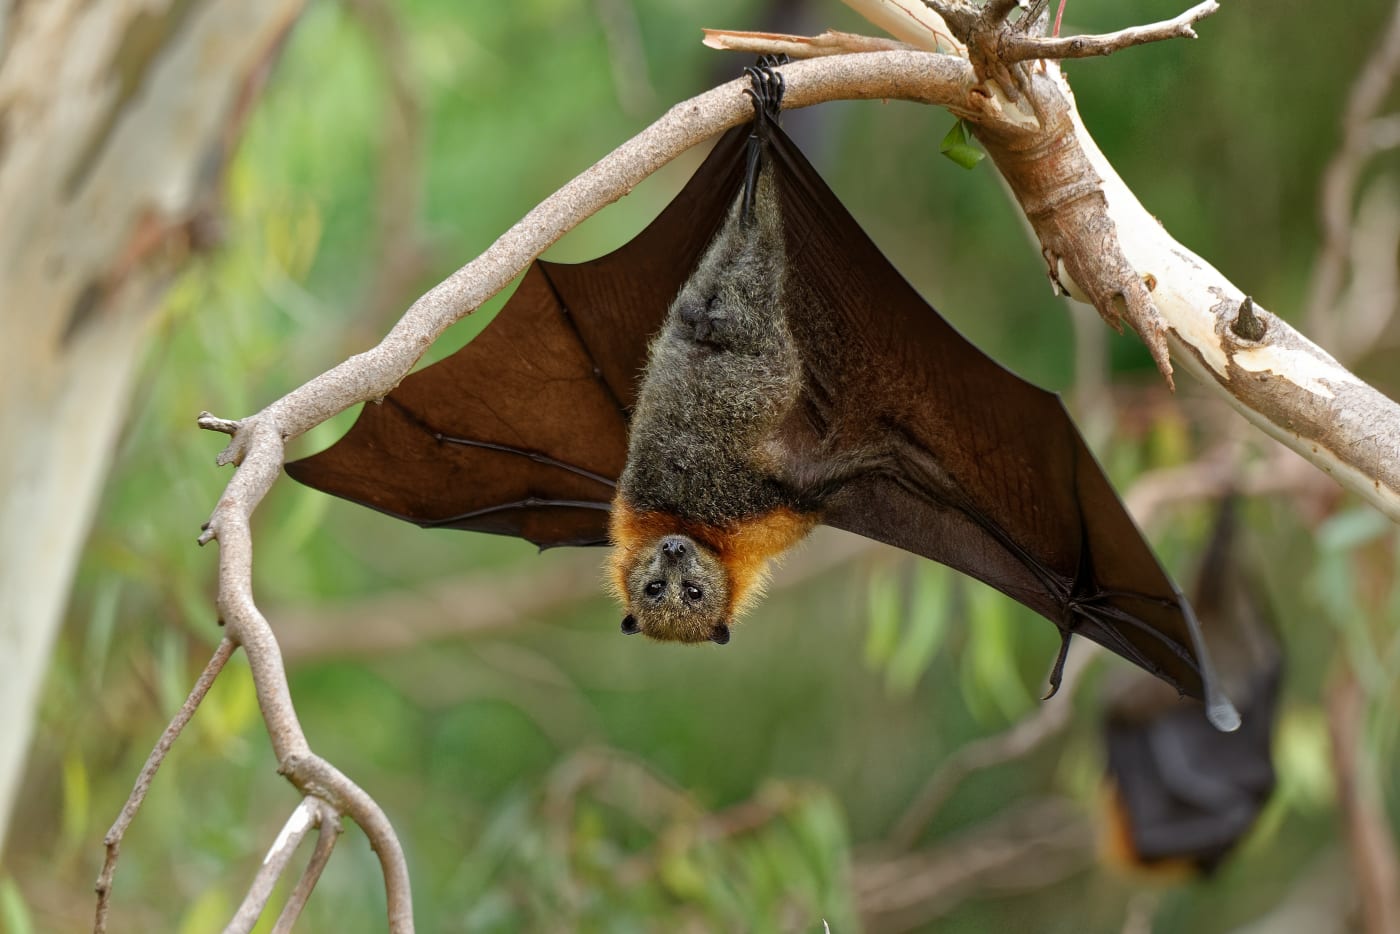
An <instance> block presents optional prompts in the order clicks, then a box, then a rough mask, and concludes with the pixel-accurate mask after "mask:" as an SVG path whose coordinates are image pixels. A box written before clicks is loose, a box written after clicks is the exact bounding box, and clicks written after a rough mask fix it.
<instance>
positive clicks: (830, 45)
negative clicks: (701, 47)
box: [703, 29, 914, 61]
mask: <svg viewBox="0 0 1400 934" xmlns="http://www.w3.org/2000/svg"><path fill="white" fill-rule="evenodd" d="M704 32H705V38H704V40H703V41H704V43H705V45H706V46H708V47H709V48H712V49H722V50H726V51H730V52H752V53H754V54H755V55H763V54H772V55H777V54H782V55H786V56H787V57H788V58H791V59H793V60H794V61H795V60H798V59H803V58H817V57H818V56H821V55H847V54H849V53H852V52H887V51H898V50H906V51H908V50H913V48H914V47H913V46H912V45H909V44H908V43H907V42H900V41H899V40H898V39H885V38H883V37H880V36H862V35H860V34H859V33H854V32H840V31H838V30H835V29H828V30H826V31H825V32H823V33H822V34H821V35H819V36H795V35H791V34H789V33H783V32H749V31H746V30H739V29H706V30H705V31H704Z"/></svg>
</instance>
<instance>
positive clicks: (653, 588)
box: [647, 581, 666, 597]
mask: <svg viewBox="0 0 1400 934" xmlns="http://www.w3.org/2000/svg"><path fill="white" fill-rule="evenodd" d="M665 589H666V582H665V581H652V582H651V583H650V584H647V596H648V597H655V596H657V595H658V594H660V593H661V591H663V590H665Z"/></svg>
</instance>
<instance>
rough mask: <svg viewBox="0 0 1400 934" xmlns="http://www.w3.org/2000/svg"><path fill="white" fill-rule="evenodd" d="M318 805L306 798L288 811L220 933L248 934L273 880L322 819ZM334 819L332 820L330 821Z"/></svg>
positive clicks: (263, 905) (275, 879)
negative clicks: (259, 865) (289, 814)
mask: <svg viewBox="0 0 1400 934" xmlns="http://www.w3.org/2000/svg"><path fill="white" fill-rule="evenodd" d="M322 806H323V805H322V803H321V802H319V801H317V800H316V799H315V798H312V797H306V798H303V799H302V800H301V803H300V804H298V805H297V806H296V809H295V810H294V811H292V814H291V816H290V817H288V818H287V823H286V824H284V825H283V826H282V832H281V833H279V834H278V835H277V839H276V840H274V841H272V848H271V849H270V850H268V851H267V855H266V856H264V857H263V861H262V867H261V868H260V869H259V870H258V874H257V875H256V876H254V877H253V884H252V885H250V886H249V887H248V894H247V895H246V896H244V898H243V904H241V905H239V906H238V911H237V912H235V913H234V916H233V920H232V921H230V922H229V923H228V926H227V927H225V928H224V934H249V932H250V931H252V930H253V925H255V924H257V923H258V918H259V916H261V915H262V912H263V909H264V908H265V907H267V900H268V899H269V898H271V897H272V890H273V888H274V887H275V886H276V885H277V880H278V879H280V878H281V877H282V873H283V872H284V871H286V869H287V864H288V863H290V862H291V861H292V855H293V854H295V853H296V850H297V847H298V846H300V845H301V841H302V840H304V839H305V838H306V835H307V834H308V833H310V832H311V828H312V827H314V826H316V825H317V824H318V823H320V821H321V820H322V819H323V814H322V810H321V808H322ZM331 819H332V820H334V818H331Z"/></svg>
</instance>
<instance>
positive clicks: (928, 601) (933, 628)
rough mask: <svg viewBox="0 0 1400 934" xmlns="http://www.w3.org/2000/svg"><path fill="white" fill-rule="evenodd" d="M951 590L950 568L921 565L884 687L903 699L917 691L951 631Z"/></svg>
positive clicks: (926, 563) (927, 564)
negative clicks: (949, 630)
mask: <svg viewBox="0 0 1400 934" xmlns="http://www.w3.org/2000/svg"><path fill="white" fill-rule="evenodd" d="M952 588H953V582H952V572H950V571H949V570H948V569H947V568H945V567H943V566H941V565H938V564H932V563H929V562H922V563H921V564H920V565H919V567H918V572H917V576H916V577H915V578H914V591H913V594H912V596H911V597H910V600H909V613H908V619H907V620H906V621H905V624H904V638H903V639H901V640H900V643H899V649H898V650H897V651H896V652H895V654H894V657H893V658H891V659H890V663H889V669H888V670H887V671H886V672H885V685H886V687H888V688H889V690H890V693H892V694H894V695H896V696H903V695H906V694H908V693H909V692H910V691H912V690H914V687H915V685H917V684H918V683H919V678H921V677H922V676H923V674H924V672H925V671H926V670H927V669H928V666H929V663H930V662H932V661H933V656H934V655H935V654H937V652H938V649H939V648H940V647H941V646H942V645H943V636H944V634H945V633H946V632H947V631H948V625H947V623H948V610H949V607H950V605H951V600H952Z"/></svg>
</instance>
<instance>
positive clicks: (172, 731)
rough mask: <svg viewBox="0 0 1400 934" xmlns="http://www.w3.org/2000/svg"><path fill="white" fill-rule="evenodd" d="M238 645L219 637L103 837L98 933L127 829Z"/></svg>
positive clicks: (103, 925)
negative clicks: (104, 856)
mask: <svg viewBox="0 0 1400 934" xmlns="http://www.w3.org/2000/svg"><path fill="white" fill-rule="evenodd" d="M235 648H236V646H235V645H234V644H233V642H232V640H230V639H228V638H227V637H225V638H223V639H221V640H220V641H219V645H218V647H217V648H215V649H214V657H213V658H211V659H209V664H207V665H205V666H204V671H202V672H201V673H200V675H199V679H198V680H197V681H195V683H194V687H193V688H192V689H191V690H190V693H189V696H188V697H186V698H185V702H184V703H183V704H181V705H180V709H179V710H177V711H176V712H175V716H174V717H173V718H172V719H171V721H170V725H169V726H167V727H166V728H165V732H164V733H162V734H160V739H158V740H156V745H155V748H154V749H152V750H151V754H150V756H148V757H147V758H146V764H145V765H144V766H142V767H141V774H140V775H138V776H136V785H135V787H133V788H132V789H131V794H130V795H129V796H128V797H127V799H126V804H124V805H123V806H122V810H121V813H120V814H118V815H117V819H116V821H115V822H114V823H113V824H112V829H110V830H108V831H107V835H106V836H105V837H103V838H102V842H103V844H104V845H105V846H106V847H107V858H106V859H105V860H103V862H102V872H101V873H100V874H99V875H98V876H97V915H96V917H95V919H94V921H93V925H92V929H93V931H94V934H103V932H105V931H106V930H107V912H108V909H109V908H110V906H111V897H112V877H113V876H114V875H116V872H117V858H118V857H119V856H120V855H121V848H122V839H123V838H124V837H125V836H126V830H127V828H128V827H130V826H131V822H132V821H133V820H135V819H136V812H137V811H139V810H140V809H141V804H142V803H143V802H144V801H145V800H146V792H148V791H150V790H151V782H152V781H154V780H155V777H156V771H157V770H158V769H159V768H160V766H161V763H162V762H164V761H165V757H166V755H167V754H168V753H169V752H170V747H172V746H174V745H175V740H176V739H178V738H179V736H180V732H181V731H182V730H184V728H185V725H186V724H188V723H189V722H190V718H191V717H193V716H194V712H195V711H196V710H197V709H198V708H199V705H200V702H201V701H203V700H204V696H205V695H206V694H208V693H209V688H210V687H211V686H212V685H213V684H214V679H215V678H217V677H218V676H219V672H221V671H223V670H224V665H226V664H228V660H229V659H230V658H232V657H233V651H234V649H235Z"/></svg>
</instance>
